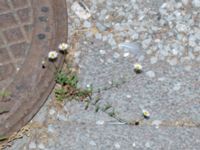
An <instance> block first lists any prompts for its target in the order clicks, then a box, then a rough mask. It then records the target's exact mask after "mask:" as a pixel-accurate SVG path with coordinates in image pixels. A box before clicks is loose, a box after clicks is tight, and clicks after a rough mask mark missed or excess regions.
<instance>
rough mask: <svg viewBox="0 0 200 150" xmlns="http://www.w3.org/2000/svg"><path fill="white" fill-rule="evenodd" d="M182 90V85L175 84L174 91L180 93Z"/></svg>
mask: <svg viewBox="0 0 200 150" xmlns="http://www.w3.org/2000/svg"><path fill="white" fill-rule="evenodd" d="M180 89H181V84H180V83H177V84H175V85H174V87H173V90H174V91H178V90H180Z"/></svg>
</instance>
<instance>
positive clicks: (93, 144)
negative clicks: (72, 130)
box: [89, 141, 97, 146]
mask: <svg viewBox="0 0 200 150" xmlns="http://www.w3.org/2000/svg"><path fill="white" fill-rule="evenodd" d="M89 144H90V145H92V146H96V145H97V144H96V143H95V142H94V141H90V142H89Z"/></svg>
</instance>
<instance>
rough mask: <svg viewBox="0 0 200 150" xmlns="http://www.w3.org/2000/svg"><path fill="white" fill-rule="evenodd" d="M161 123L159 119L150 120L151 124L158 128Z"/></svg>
mask: <svg viewBox="0 0 200 150" xmlns="http://www.w3.org/2000/svg"><path fill="white" fill-rule="evenodd" d="M161 123H162V121H160V120H154V121H153V122H152V125H153V126H155V127H156V128H157V129H158V128H159V126H160V124H161Z"/></svg>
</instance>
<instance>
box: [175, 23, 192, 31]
mask: <svg viewBox="0 0 200 150" xmlns="http://www.w3.org/2000/svg"><path fill="white" fill-rule="evenodd" d="M176 29H177V31H178V32H184V33H186V32H188V31H189V27H188V26H186V25H185V24H177V25H176Z"/></svg>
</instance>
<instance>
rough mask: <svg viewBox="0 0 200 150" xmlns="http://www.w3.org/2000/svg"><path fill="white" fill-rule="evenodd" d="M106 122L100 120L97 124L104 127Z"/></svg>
mask: <svg viewBox="0 0 200 150" xmlns="http://www.w3.org/2000/svg"><path fill="white" fill-rule="evenodd" d="M104 123H105V122H104V121H103V120H98V121H97V122H96V125H103V124H104Z"/></svg>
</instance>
